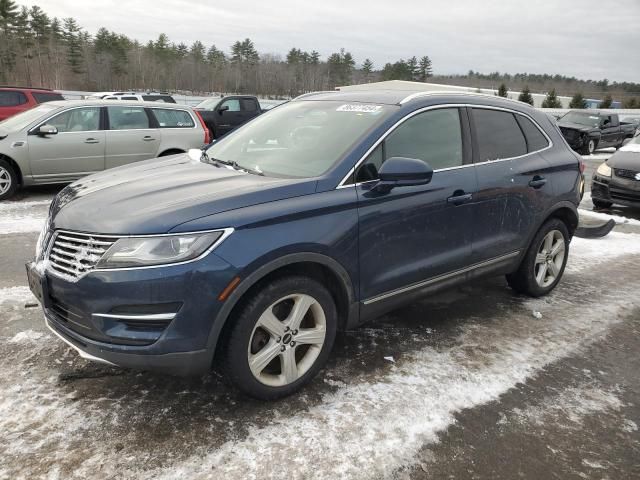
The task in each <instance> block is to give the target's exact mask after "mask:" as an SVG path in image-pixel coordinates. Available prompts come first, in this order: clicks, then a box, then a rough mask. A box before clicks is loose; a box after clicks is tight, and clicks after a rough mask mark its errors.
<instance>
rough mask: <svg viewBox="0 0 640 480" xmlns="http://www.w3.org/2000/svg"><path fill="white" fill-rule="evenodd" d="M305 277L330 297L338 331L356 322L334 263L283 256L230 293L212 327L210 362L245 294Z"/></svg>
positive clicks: (348, 284)
mask: <svg viewBox="0 0 640 480" xmlns="http://www.w3.org/2000/svg"><path fill="white" fill-rule="evenodd" d="M296 274H297V275H305V276H310V277H312V278H316V279H318V280H321V281H322V282H323V284H324V285H325V286H326V287H327V288H328V290H329V292H330V293H331V295H332V296H333V298H334V300H335V302H336V307H337V310H338V328H339V329H345V328H349V327H350V326H353V325H355V324H356V323H357V322H358V303H357V301H356V297H355V291H354V287H353V283H352V281H351V277H350V276H349V274H348V273H347V271H346V269H345V268H344V267H343V266H342V265H341V264H340V263H338V262H337V261H336V260H334V259H332V258H331V257H328V256H326V255H322V254H319V253H312V252H305V253H293V254H289V255H285V256H283V257H280V258H278V259H276V260H273V261H271V262H269V263H266V264H265V265H262V266H261V267H259V268H258V269H256V270H255V271H253V272H252V273H251V274H250V275H248V276H247V277H246V278H244V279H243V280H242V281H241V282H240V283H239V284H238V286H237V287H236V288H235V289H234V290H233V292H232V293H231V295H229V298H228V299H227V300H226V301H225V302H224V304H223V306H222V308H221V309H220V311H219V312H218V314H217V315H216V318H215V320H214V322H213V324H212V327H211V331H210V332H209V338H208V341H207V350H208V351H209V353H210V355H211V361H212V362H213V359H214V356H215V354H216V352H219V351H220V349H219V348H218V346H219V343H220V341H221V340H222V339H224V336H225V333H226V332H227V331H228V328H229V327H230V326H231V322H229V319H231V318H232V317H233V315H234V314H235V312H237V311H238V309H240V308H242V305H243V304H244V302H243V301H244V300H246V298H247V294H251V292H252V291H256V290H257V289H259V288H260V287H261V285H262V284H264V282H267V281H270V280H272V279H274V278H278V277H280V276H286V275H296Z"/></svg>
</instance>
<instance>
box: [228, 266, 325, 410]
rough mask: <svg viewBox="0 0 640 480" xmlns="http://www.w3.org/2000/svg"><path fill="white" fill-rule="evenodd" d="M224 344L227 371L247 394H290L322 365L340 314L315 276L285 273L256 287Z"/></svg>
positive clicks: (260, 396)
mask: <svg viewBox="0 0 640 480" xmlns="http://www.w3.org/2000/svg"><path fill="white" fill-rule="evenodd" d="M230 321H233V322H235V324H234V325H233V327H232V328H231V331H230V333H229V335H228V336H227V337H226V339H225V340H224V341H225V342H226V344H225V345H223V348H224V358H223V369H224V374H225V375H226V377H227V378H228V379H229V381H230V382H231V383H232V384H233V385H234V386H236V387H237V388H238V389H239V390H241V391H243V392H244V393H246V394H247V395H250V396H252V397H254V398H258V399H261V400H273V399H276V398H280V397H284V396H286V395H290V394H292V393H294V392H295V391H297V390H299V389H300V388H301V387H302V386H303V385H305V384H306V383H308V382H309V381H310V380H311V379H312V378H313V377H314V376H315V375H316V374H317V373H318V371H319V370H320V368H322V366H323V365H324V363H325V362H326V360H327V358H328V357H329V353H330V352H331V348H332V347H333V341H334V339H335V335H336V327H337V312H336V306H335V302H334V300H333V297H332V296H331V294H330V293H329V292H328V291H327V289H326V288H325V287H324V286H322V285H321V284H320V283H319V282H317V281H316V280H314V279H312V278H308V277H300V276H292V277H284V278H280V279H278V280H275V281H273V282H271V283H269V284H266V285H265V286H264V287H263V288H262V289H260V290H258V291H255V292H254V293H253V295H252V298H251V299H250V300H249V301H248V302H247V304H246V305H245V306H244V308H242V310H241V311H240V313H239V315H238V316H237V317H235V318H231V319H230Z"/></svg>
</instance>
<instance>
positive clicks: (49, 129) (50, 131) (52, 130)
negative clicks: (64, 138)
mask: <svg viewBox="0 0 640 480" xmlns="http://www.w3.org/2000/svg"><path fill="white" fill-rule="evenodd" d="M36 133H37V134H38V135H42V136H43V137H44V136H46V135H57V133H58V129H57V128H56V127H54V126H53V125H47V124H44V125H40V126H39V127H38V130H36Z"/></svg>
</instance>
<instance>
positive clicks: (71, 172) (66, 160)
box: [0, 100, 209, 200]
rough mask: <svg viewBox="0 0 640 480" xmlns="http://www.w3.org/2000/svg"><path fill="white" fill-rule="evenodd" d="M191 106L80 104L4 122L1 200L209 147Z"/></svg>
mask: <svg viewBox="0 0 640 480" xmlns="http://www.w3.org/2000/svg"><path fill="white" fill-rule="evenodd" d="M208 136H209V133H208V130H207V129H206V128H204V127H203V123H202V120H201V119H200V117H199V116H198V114H197V113H195V112H194V111H193V110H192V109H191V108H190V107H188V106H185V105H176V104H168V103H163V104H158V103H156V102H138V101H135V102H134V101H120V102H118V103H117V104H114V103H113V102H112V101H111V102H110V101H103V100H95V101H92V100H89V101H87V100H80V101H59V102H49V103H46V104H42V105H39V106H37V107H35V108H33V109H31V110H27V111H25V112H22V113H19V114H18V115H15V116H13V117H11V118H8V119H7V120H5V121H3V122H0V200H3V199H5V198H9V197H10V196H12V195H13V194H14V193H15V192H16V190H17V188H18V187H20V186H30V185H38V184H49V183H68V182H72V181H74V180H77V179H78V178H80V177H83V176H85V175H90V174H92V173H95V172H100V171H102V170H106V169H108V168H113V167H118V166H120V165H125V164H128V163H133V162H137V161H140V160H147V159H150V158H155V157H161V156H165V155H172V154H176V153H182V152H186V151H188V150H189V149H191V148H200V147H202V146H203V145H204V144H206V143H209V138H208Z"/></svg>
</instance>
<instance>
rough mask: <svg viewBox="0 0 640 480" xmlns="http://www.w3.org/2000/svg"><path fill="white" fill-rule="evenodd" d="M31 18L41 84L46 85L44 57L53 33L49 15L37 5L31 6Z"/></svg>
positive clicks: (30, 23)
mask: <svg viewBox="0 0 640 480" xmlns="http://www.w3.org/2000/svg"><path fill="white" fill-rule="evenodd" d="M29 16H30V17H31V20H30V22H29V25H30V27H31V31H32V32H33V36H34V40H35V42H34V45H35V55H36V57H37V59H38V71H39V73H40V85H41V86H46V83H45V69H44V57H45V55H47V53H48V44H49V35H50V33H51V30H50V26H49V17H48V16H47V14H46V13H44V11H42V9H41V8H40V7H38V6H37V5H34V6H33V7H31V11H30V12H29Z"/></svg>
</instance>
